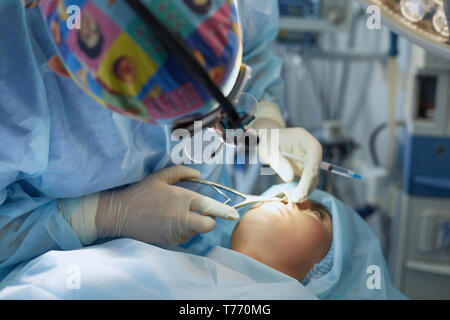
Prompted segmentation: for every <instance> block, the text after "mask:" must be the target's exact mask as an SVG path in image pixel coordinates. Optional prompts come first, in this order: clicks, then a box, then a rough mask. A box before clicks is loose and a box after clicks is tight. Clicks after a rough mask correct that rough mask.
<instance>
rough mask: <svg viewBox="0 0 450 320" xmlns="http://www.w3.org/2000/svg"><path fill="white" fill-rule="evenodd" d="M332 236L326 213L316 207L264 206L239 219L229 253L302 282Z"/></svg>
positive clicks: (308, 202)
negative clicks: (266, 266) (231, 252)
mask: <svg viewBox="0 0 450 320" xmlns="http://www.w3.org/2000/svg"><path fill="white" fill-rule="evenodd" d="M332 234H333V229H332V221H331V215H330V212H329V210H328V208H327V207H325V206H323V205H322V204H320V203H317V202H314V201H311V200H306V201H304V202H302V203H289V204H284V203H278V202H277V203H267V202H266V203H262V204H259V205H257V206H254V207H252V208H250V209H249V211H248V212H247V213H246V214H245V215H244V216H243V217H242V219H241V221H240V222H239V223H238V225H237V226H236V228H235V229H234V231H233V236H232V239H231V249H232V250H235V251H238V252H240V253H242V254H245V255H247V256H249V257H251V258H253V259H255V260H258V261H260V262H262V263H264V264H266V265H268V266H270V267H272V268H274V269H276V270H278V271H280V272H283V273H285V274H287V275H289V276H291V277H293V278H295V279H297V280H298V281H300V282H302V281H303V280H305V277H306V275H307V274H308V272H309V271H310V270H311V269H312V268H313V267H314V266H315V265H316V264H317V263H319V262H320V261H321V260H322V259H323V258H324V257H325V256H326V255H327V253H328V251H329V249H330V246H331V242H332Z"/></svg>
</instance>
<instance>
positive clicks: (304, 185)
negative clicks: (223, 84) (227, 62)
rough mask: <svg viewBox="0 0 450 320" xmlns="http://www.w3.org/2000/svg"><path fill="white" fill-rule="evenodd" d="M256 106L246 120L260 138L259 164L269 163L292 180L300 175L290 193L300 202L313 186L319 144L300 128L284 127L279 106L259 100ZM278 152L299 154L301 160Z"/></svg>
mask: <svg viewBox="0 0 450 320" xmlns="http://www.w3.org/2000/svg"><path fill="white" fill-rule="evenodd" d="M259 108H260V109H259V111H258V112H257V114H256V117H255V120H254V121H253V122H252V123H251V124H250V127H251V128H252V129H255V130H256V131H257V133H258V136H259V138H260V140H259V146H258V155H259V159H260V161H261V162H262V163H263V164H268V165H270V166H271V167H272V169H274V170H275V172H276V173H277V174H278V175H279V176H280V178H281V179H282V180H283V181H285V182H289V181H292V180H293V179H294V177H295V175H299V176H301V179H300V182H299V184H298V186H297V187H296V189H295V190H294V192H293V193H292V195H291V200H292V201H294V202H300V201H302V200H303V199H305V198H306V197H307V196H308V195H309V194H310V193H311V192H312V191H313V190H314V189H315V188H316V187H317V183H318V178H319V172H320V163H321V162H322V146H321V144H320V143H319V141H317V139H316V138H314V137H313V136H312V135H311V134H310V133H309V132H308V131H306V130H305V129H303V128H285V123H284V120H283V117H282V116H281V113H280V111H279V108H278V107H277V106H276V105H274V104H273V103H270V102H261V103H260V107H259ZM261 129H263V130H261ZM264 129H265V130H264ZM281 152H288V153H292V154H294V155H297V156H299V157H302V158H304V159H305V162H304V163H302V162H299V161H294V160H291V159H288V158H286V157H283V156H282V155H281Z"/></svg>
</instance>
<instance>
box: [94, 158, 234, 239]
mask: <svg viewBox="0 0 450 320" xmlns="http://www.w3.org/2000/svg"><path fill="white" fill-rule="evenodd" d="M199 177H200V172H199V171H197V170H194V169H191V168H188V167H184V166H174V167H169V168H166V169H164V170H161V171H158V172H156V173H155V174H153V175H151V176H149V177H148V178H146V179H145V180H143V181H141V182H138V183H136V184H133V185H131V186H129V187H127V188H125V189H122V190H119V191H106V192H102V193H101V194H100V198H99V204H98V209H97V215H96V225H97V232H98V236H99V238H106V237H130V238H134V239H136V240H140V241H143V242H146V243H151V244H171V245H176V244H180V243H182V242H185V241H186V240H188V239H189V238H190V237H192V236H194V235H195V234H197V233H206V232H209V231H211V230H213V229H214V227H215V225H216V221H215V220H214V219H213V218H212V217H219V218H224V219H229V220H235V219H239V213H238V212H237V211H236V209H234V208H232V207H230V206H227V205H225V204H223V203H221V202H219V201H216V200H214V199H212V198H209V197H206V196H203V195H200V194H198V193H196V192H193V191H191V190H188V189H185V188H182V187H178V186H173V185H171V184H173V183H176V182H178V181H180V180H183V179H187V178H199ZM197 212H199V213H200V214H198V213H197Z"/></svg>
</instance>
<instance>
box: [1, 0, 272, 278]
mask: <svg viewBox="0 0 450 320" xmlns="http://www.w3.org/2000/svg"><path fill="white" fill-rule="evenodd" d="M238 7H239V16H240V18H241V22H242V26H243V36H244V62H245V63H247V64H249V65H250V66H251V67H252V68H253V79H252V81H251V82H250V84H249V85H248V87H247V91H248V92H250V93H252V94H253V95H254V96H256V97H257V98H258V99H266V100H274V101H275V102H277V103H278V104H281V101H280V99H281V86H280V85H281V83H280V80H279V79H280V73H281V60H280V59H279V58H277V57H276V56H274V55H273V54H272V53H271V51H270V50H268V49H269V46H270V45H271V44H272V43H273V41H274V39H275V38H276V36H277V33H278V6H277V1H275V0H273V1H272V0H242V1H240V2H239V3H238ZM0 15H1V17H2V19H1V20H0V137H1V138H0V139H1V144H0V279H2V278H3V277H4V276H5V275H6V274H7V273H8V272H9V271H10V270H12V268H13V267H14V266H15V265H17V264H18V263H20V262H23V261H27V260H29V259H31V258H34V257H36V256H39V255H41V254H43V253H45V252H47V251H49V250H73V249H78V248H81V247H82V244H81V243H80V240H79V239H78V238H77V236H76V234H75V233H74V231H73V230H72V229H71V227H70V226H69V225H68V224H67V222H66V221H65V220H64V218H63V217H62V215H61V213H60V212H59V209H58V206H57V199H59V198H74V197H81V196H84V195H87V194H90V193H94V192H98V191H101V190H108V189H111V188H114V187H118V186H123V185H126V184H130V183H133V182H136V181H140V180H142V179H143V178H145V177H146V176H147V175H149V174H151V173H152V172H154V171H157V170H159V169H162V168H164V167H167V166H170V165H171V162H170V149H171V147H172V142H171V139H170V131H169V130H168V128H166V127H160V126H155V125H152V124H147V123H142V122H138V121H135V120H131V119H129V118H126V117H123V116H121V115H118V114H115V113H113V112H111V111H109V110H107V109H105V108H103V107H101V106H100V105H98V104H97V103H96V102H95V101H93V100H92V99H91V98H90V97H89V96H87V95H86V94H85V93H84V92H83V91H82V90H80V89H79V88H78V87H77V86H76V84H75V83H74V82H73V81H72V80H71V79H67V78H62V77H58V76H56V75H54V74H53V73H52V72H51V71H50V69H49V67H48V64H47V60H48V59H49V58H50V57H52V56H54V55H56V51H55V46H54V44H53V43H52V40H51V35H50V33H49V31H48V30H47V28H46V25H45V23H44V19H43V17H42V14H41V11H40V9H39V8H38V7H36V8H33V9H29V10H25V9H24V8H23V6H22V4H21V1H17V0H1V1H0ZM193 167H195V168H196V169H199V170H201V172H202V177H204V178H206V179H210V180H215V181H220V182H222V183H230V181H227V177H229V172H228V168H227V167H226V166H223V165H193Z"/></svg>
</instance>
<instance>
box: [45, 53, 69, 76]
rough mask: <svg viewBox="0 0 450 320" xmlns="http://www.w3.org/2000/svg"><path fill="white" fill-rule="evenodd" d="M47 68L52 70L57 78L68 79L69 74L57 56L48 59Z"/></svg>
mask: <svg viewBox="0 0 450 320" xmlns="http://www.w3.org/2000/svg"><path fill="white" fill-rule="evenodd" d="M48 66H49V68H50V70H52V71H53V72H54V73H56V74H57V75H58V76H62V77H67V78H70V74H69V72H68V71H67V69H66V67H65V66H64V64H63V62H62V61H61V58H60V57H59V56H53V57H51V58H50V59H48Z"/></svg>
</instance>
